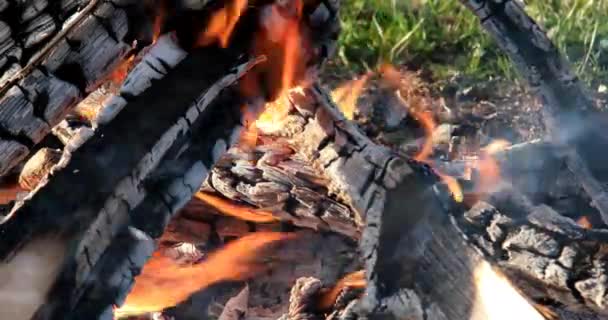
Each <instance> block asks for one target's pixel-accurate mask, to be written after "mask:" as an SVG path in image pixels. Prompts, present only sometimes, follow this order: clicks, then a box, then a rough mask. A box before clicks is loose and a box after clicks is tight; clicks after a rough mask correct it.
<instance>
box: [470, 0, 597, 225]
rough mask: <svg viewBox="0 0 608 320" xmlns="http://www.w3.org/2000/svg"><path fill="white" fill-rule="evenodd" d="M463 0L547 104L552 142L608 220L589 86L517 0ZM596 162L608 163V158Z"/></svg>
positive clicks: (547, 128) (546, 124)
mask: <svg viewBox="0 0 608 320" xmlns="http://www.w3.org/2000/svg"><path fill="white" fill-rule="evenodd" d="M461 2H462V3H463V4H464V5H466V6H467V7H468V8H469V9H471V10H472V11H473V12H474V13H475V14H476V15H477V16H478V17H479V19H480V21H481V22H482V25H483V27H484V28H485V29H486V30H487V31H488V32H489V33H490V35H491V36H492V37H493V38H494V40H495V41H496V42H497V44H498V45H499V47H500V48H501V49H502V50H503V51H504V52H505V53H506V54H507V55H508V56H509V57H510V58H511V60H512V61H513V63H514V65H515V67H516V68H517V69H518V70H519V72H520V73H521V75H522V76H523V77H524V78H525V79H526V81H527V83H528V86H529V87H530V88H531V89H532V90H533V91H534V92H535V93H536V94H537V95H538V96H539V98H540V100H541V102H542V103H543V105H544V108H543V121H544V124H545V127H546V130H547V131H548V133H549V135H550V137H551V138H552V139H551V140H552V141H553V142H554V143H556V145H557V146H559V147H560V148H561V149H563V150H562V151H561V152H562V153H563V154H564V155H565V157H566V163H567V165H568V168H569V169H570V170H571V171H572V172H573V173H574V175H576V177H577V179H578V180H579V183H580V184H581V186H582V187H583V188H584V189H585V191H586V192H587V194H588V195H589V196H590V198H591V199H592V204H593V206H594V207H595V208H596V209H597V210H598V211H599V212H600V214H601V215H602V218H603V220H604V222H605V223H608V192H607V191H606V190H605V188H604V186H603V184H602V182H601V181H599V180H598V178H597V174H598V172H597V171H598V170H600V171H602V173H603V174H605V173H604V172H603V170H602V169H603V168H604V167H603V165H601V166H600V167H599V168H595V170H594V167H593V166H591V162H590V161H591V158H595V157H598V156H600V155H598V154H594V153H593V151H589V149H591V150H596V149H597V148H598V147H605V146H606V145H608V142H607V141H606V139H605V138H604V135H603V134H602V133H600V132H601V129H596V128H595V127H596V126H598V124H597V121H596V120H594V119H595V118H596V117H597V115H594V112H593V109H594V105H593V102H592V100H591V98H590V94H589V92H588V90H587V89H586V88H585V86H584V84H582V83H581V81H580V80H579V79H578V77H577V76H576V75H575V74H574V73H573V72H572V70H571V68H570V65H569V63H568V61H566V59H565V58H564V57H563V56H562V55H561V54H560V52H559V50H558V49H557V48H556V47H555V45H554V44H553V43H552V42H551V40H550V39H549V38H548V37H547V35H546V33H545V32H544V31H543V30H542V28H541V27H540V26H539V25H538V24H536V22H535V21H534V20H533V19H531V18H530V17H529V16H528V14H527V13H526V12H525V10H524V8H523V7H522V5H521V4H520V3H519V2H518V1H515V0H506V1H468V0H462V1H461ZM590 141H591V142H590ZM589 145H591V147H590V146H589ZM585 149H587V150H585ZM598 162H601V163H604V162H605V159H603V160H601V161H598Z"/></svg>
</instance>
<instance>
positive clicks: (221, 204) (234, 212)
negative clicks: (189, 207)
mask: <svg viewBox="0 0 608 320" xmlns="http://www.w3.org/2000/svg"><path fill="white" fill-rule="evenodd" d="M195 197H196V198H197V199H199V200H201V201H204V202H205V203H207V204H209V205H211V206H213V207H214V208H216V209H217V210H218V211H220V212H221V213H223V214H225V215H229V216H232V217H235V218H239V219H242V220H246V221H251V222H257V223H269V222H275V221H278V220H277V218H275V217H274V216H273V214H272V213H271V212H265V211H261V210H256V209H254V208H250V207H247V206H243V205H237V204H235V203H233V202H231V201H229V200H226V199H223V198H220V197H216V196H214V195H211V194H208V193H205V192H200V191H199V192H197V193H196V195H195Z"/></svg>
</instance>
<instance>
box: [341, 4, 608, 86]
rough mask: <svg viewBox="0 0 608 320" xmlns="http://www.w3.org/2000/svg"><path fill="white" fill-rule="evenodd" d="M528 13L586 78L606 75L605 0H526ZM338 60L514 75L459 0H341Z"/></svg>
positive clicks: (351, 64) (346, 66)
mask: <svg viewBox="0 0 608 320" xmlns="http://www.w3.org/2000/svg"><path fill="white" fill-rule="evenodd" d="M526 3H527V10H528V12H529V13H530V14H531V15H532V16H533V17H534V18H535V19H536V20H537V21H538V22H540V23H541V25H543V26H544V27H545V29H546V30H548V33H549V35H550V37H551V39H553V41H554V42H555V43H556V44H557V45H558V47H559V48H560V49H562V51H563V52H564V53H566V55H567V57H568V58H569V59H570V61H572V62H573V63H574V64H575V68H576V71H577V72H578V73H579V75H581V77H582V78H583V79H585V80H587V81H592V80H593V81H594V82H603V81H606V80H608V0H561V1H560V0H527V1H526ZM341 15H342V28H343V29H342V35H341V38H340V47H339V51H338V56H337V58H336V61H335V64H334V65H335V66H336V67H337V68H338V70H349V71H350V70H356V71H362V70H363V69H366V68H374V67H375V66H376V65H378V64H379V63H383V62H388V63H393V64H411V65H414V66H417V67H420V68H424V69H427V70H431V71H432V72H433V74H434V75H435V76H436V77H438V78H445V77H448V76H451V75H453V74H456V73H460V74H465V75H468V76H472V77H476V78H488V77H495V76H501V77H506V78H509V79H513V78H515V77H516V76H515V72H514V70H513V69H512V66H511V63H510V61H509V60H508V59H507V58H506V57H505V56H503V55H502V54H501V53H500V50H498V48H497V47H496V46H495V45H494V43H493V42H492V40H491V39H490V38H489V37H488V36H487V35H486V34H485V32H484V31H483V30H482V29H481V26H480V25H479V22H478V20H477V19H476V18H475V17H474V16H473V14H472V13H470V12H469V11H468V10H467V9H466V8H464V7H463V6H462V5H461V4H460V3H459V2H458V1H457V0H342V8H341Z"/></svg>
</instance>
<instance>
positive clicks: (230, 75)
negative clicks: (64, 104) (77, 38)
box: [1, 42, 255, 319]
mask: <svg viewBox="0 0 608 320" xmlns="http://www.w3.org/2000/svg"><path fill="white" fill-rule="evenodd" d="M164 43H165V42H159V43H158V46H165V47H166V44H164ZM157 48H158V47H157ZM214 50H216V49H206V50H201V51H199V52H196V53H193V54H192V55H190V56H189V57H188V58H187V59H186V60H184V62H183V63H181V64H179V65H178V62H179V60H176V59H174V58H172V56H175V54H176V52H177V51H176V49H172V50H171V49H170V48H169V50H166V49H165V50H164V51H162V50H160V51H155V50H151V51H150V55H151V56H152V58H151V59H152V60H154V59H162V60H163V61H164V62H163V63H164V67H162V68H159V69H157V70H165V71H163V72H164V73H166V75H164V76H163V78H162V79H161V80H159V81H158V82H157V83H154V84H151V83H150V81H149V80H148V81H147V83H148V84H149V86H150V89H149V90H145V88H142V87H141V86H139V87H137V86H133V85H132V82H130V81H129V80H127V81H126V82H125V85H124V86H123V89H124V91H123V92H129V91H127V90H128V89H130V88H135V89H134V90H139V91H140V92H141V94H138V93H139V92H134V93H133V94H132V95H131V96H132V97H133V96H137V99H135V100H133V101H132V102H131V103H128V107H127V108H125V109H124V110H123V111H122V112H121V113H120V115H118V116H117V117H116V118H115V119H114V121H111V122H110V123H107V124H100V126H99V128H98V129H97V130H96V133H95V136H93V137H92V138H90V139H89V140H88V141H86V143H84V145H83V146H82V147H80V148H78V149H77V150H73V148H68V149H72V150H68V151H73V153H71V154H69V153H66V154H64V159H62V160H63V161H62V162H64V163H65V162H67V163H66V164H60V167H59V168H55V169H54V172H52V175H51V177H50V179H48V182H47V181H45V182H44V183H42V184H41V185H39V186H38V187H37V190H36V191H35V192H34V193H33V194H32V195H31V196H30V197H29V199H27V200H26V201H24V202H23V203H21V204H20V205H19V206H17V207H16V208H15V209H14V210H13V212H11V214H9V216H7V217H6V218H5V219H4V220H5V221H4V224H2V225H1V228H2V231H3V236H4V237H5V239H6V241H3V243H2V250H1V251H2V257H3V258H4V259H7V258H8V259H9V260H10V259H11V257H10V253H11V252H13V251H14V250H16V249H17V248H18V247H19V245H18V244H19V243H26V242H28V241H30V240H31V238H32V237H33V238H34V239H36V238H38V237H40V236H41V235H43V234H49V233H61V234H68V235H69V236H67V237H68V239H72V240H71V241H77V242H78V243H79V245H78V246H77V247H76V250H75V251H73V252H70V253H68V254H67V255H66V259H67V261H69V262H68V263H67V264H66V265H65V266H64V268H62V272H61V273H60V276H59V277H58V279H59V282H58V283H55V284H54V289H52V290H51V292H52V293H53V294H52V295H51V296H52V297H53V298H52V299H51V300H50V301H48V303H47V304H46V305H45V307H44V308H42V309H40V310H39V311H38V313H37V317H41V318H45V319H46V318H49V317H50V318H52V317H61V318H63V315H64V314H65V313H66V312H67V310H70V309H71V308H73V307H74V306H76V305H77V302H78V301H79V298H80V294H81V293H82V292H81V291H80V290H82V288H84V286H86V285H87V284H88V283H90V281H91V279H92V278H91V277H94V272H93V271H94V269H95V266H96V265H97V261H98V259H100V258H101V256H102V254H103V253H104V251H106V248H107V247H108V246H109V245H110V243H111V242H112V238H114V237H115V236H120V233H119V231H120V230H122V229H123V228H124V226H125V223H124V222H123V221H125V219H128V215H129V213H130V212H131V211H132V210H136V209H137V207H138V204H140V203H141V202H142V200H144V199H145V198H146V194H148V193H150V191H148V190H147V189H146V188H145V187H144V188H140V187H138V186H139V185H141V184H142V183H143V182H144V179H148V178H149V177H150V176H149V175H150V174H151V173H152V172H153V171H154V169H155V167H157V166H158V164H159V162H160V161H161V159H163V158H165V155H168V153H167V152H169V151H170V149H172V148H175V149H176V150H179V149H180V148H181V146H183V144H184V139H183V138H182V137H183V136H184V135H185V134H187V133H188V132H189V131H190V130H192V128H195V127H196V126H197V125H198V124H200V123H201V122H203V121H210V119H207V118H206V117H205V116H204V113H201V112H202V111H204V110H205V109H206V108H207V107H208V105H209V103H211V102H212V101H213V99H214V98H215V97H216V96H217V94H218V93H219V92H220V91H221V90H222V89H224V88H226V87H227V86H229V85H231V84H232V83H233V82H234V81H235V80H236V79H238V78H239V77H240V76H242V75H243V74H244V72H245V71H246V70H248V69H249V68H250V67H251V66H252V65H253V64H251V63H245V64H242V65H241V66H240V67H238V68H236V69H234V70H233V71H230V69H231V66H230V64H231V63H232V62H231V61H230V58H229V57H225V58H223V59H218V56H217V52H215V51H214ZM157 54H158V55H161V56H160V57H159V56H157ZM163 55H164V56H163ZM167 55H168V56H167ZM209 59H214V61H216V62H217V63H216V64H215V66H214V68H207V67H205V65H206V64H207V61H209ZM157 61H158V60H157ZM171 61H173V62H171ZM171 63H173V64H171ZM254 64H255V62H254ZM171 68H173V69H174V70H171V72H169V70H170V69H171ZM190 70H200V72H199V71H197V73H193V72H191V71H190ZM135 74H136V75H137V77H138V78H137V80H138V81H139V82H140V83H141V81H142V77H144V76H143V75H142V73H135ZM150 75H151V76H152V77H158V76H157V75H155V74H154V73H151V74H150ZM144 83H146V82H144ZM171 83H173V85H167V84H171ZM183 83H188V84H190V85H187V86H184V85H180V84H183ZM156 86H161V87H162V88H163V89H164V90H162V91H158V90H154V88H155V87H156ZM143 90H145V91H143ZM167 90H169V92H168V91H167ZM142 91H143V92H142ZM201 92H203V94H202V95H200V96H199V94H200V93H201ZM163 97H165V98H166V97H170V99H171V105H173V106H174V107H173V108H167V107H166V105H168V104H169V103H168V102H166V101H165V100H164V99H165V98H163ZM197 97H198V98H197ZM192 101H195V104H194V105H192ZM154 106H157V107H154ZM151 109H154V110H155V111H154V112H151ZM159 112H160V114H163V115H164V116H163V117H159ZM209 114H210V113H207V115H209ZM145 115H149V116H150V118H149V119H148V117H146V116H145ZM186 118H187V119H189V120H186ZM126 127H128V130H124V128H126ZM229 127H232V125H231V126H229ZM128 141H130V142H129V143H126V142H128ZM211 143H215V141H214V142H211ZM68 147H69V146H68ZM125 148H126V149H125ZM102 159H103V161H100V160H102ZM205 159H207V161H209V162H208V163H203V162H198V163H194V164H192V165H190V166H187V168H190V169H189V172H187V173H188V174H186V175H185V176H184V178H183V179H186V182H187V184H185V185H184V184H183V183H182V182H181V181H180V184H181V186H190V188H191V190H195V189H196V186H198V185H199V184H200V183H201V182H202V179H203V178H204V176H205V174H206V171H207V169H206V167H210V165H211V164H212V162H211V161H213V158H212V157H211V155H209V156H208V157H206V158H205ZM108 167H110V168H113V170H112V171H111V172H104V171H105V169H106V168H108ZM125 177H126V178H125ZM197 180H198V182H197ZM82 181H95V182H96V183H94V184H89V185H82V184H81V183H80V182H82ZM121 181H122V182H121ZM75 185H80V186H81V187H80V188H79V189H78V190H75V189H73V188H72V187H70V186H75ZM174 185H177V184H175V183H174ZM68 190H71V191H69V192H70V194H69V196H68V195H65V196H61V194H64V193H65V192H68ZM173 190H174V189H171V190H169V195H170V196H172V197H173V198H169V199H168V201H169V202H166V203H167V205H169V207H165V210H172V211H175V210H176V209H177V208H179V207H180V206H183V204H185V203H186V201H187V200H188V199H189V198H190V196H191V193H189V194H185V195H181V198H180V194H173V193H172V191H173ZM151 194H152V195H153V196H154V197H157V198H158V197H161V199H162V197H163V194H158V195H156V194H154V193H153V192H151ZM108 223H109V224H108ZM80 225H88V226H90V229H89V230H82V229H80V227H78V226H80ZM137 232H141V231H137ZM137 232H136V233H137ZM68 243H69V242H65V245H67V244H68ZM18 255H19V252H17V256H18ZM137 255H138V256H140V255H141V253H140V252H137ZM144 256H145V255H144ZM140 259H141V258H140ZM9 265H10V262H9ZM69 287H72V288H74V289H75V290H66V289H67V288H69Z"/></svg>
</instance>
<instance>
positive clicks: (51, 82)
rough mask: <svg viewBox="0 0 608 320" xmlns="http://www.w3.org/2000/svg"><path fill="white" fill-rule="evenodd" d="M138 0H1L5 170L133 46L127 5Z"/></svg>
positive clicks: (1, 164)
mask: <svg viewBox="0 0 608 320" xmlns="http://www.w3.org/2000/svg"><path fill="white" fill-rule="evenodd" d="M132 2H133V1H123V0H91V1H86V0H61V1H47V0H33V1H24V0H17V1H8V2H0V13H1V14H2V16H3V17H7V20H6V21H0V72H1V73H2V76H1V77H0V150H1V151H2V152H0V154H1V155H0V176H3V175H5V174H7V173H8V172H9V171H10V170H11V168H13V167H15V166H16V165H17V164H19V162H20V161H22V160H23V159H24V158H25V157H26V156H27V155H28V153H29V152H30V150H31V149H32V148H33V147H34V146H35V145H36V144H38V143H39V142H40V141H41V140H42V139H43V138H44V137H45V136H46V135H47V134H48V133H49V132H50V131H51V129H52V128H53V127H54V126H55V125H56V124H57V123H59V121H61V120H62V119H63V118H64V117H65V116H66V114H67V113H68V112H69V111H70V110H71V109H72V108H73V107H74V106H75V105H76V104H77V103H78V102H79V101H80V100H82V99H83V98H84V97H85V96H86V95H87V94H89V93H90V92H92V91H93V90H94V89H95V88H96V87H97V86H98V85H99V84H100V83H101V81H103V80H104V79H105V78H106V77H107V76H108V75H109V74H110V72H111V71H112V70H113V69H114V67H115V66H117V65H118V64H119V63H120V61H122V60H123V58H124V57H125V55H126V54H127V53H128V52H129V51H130V50H131V45H130V44H129V41H130V40H129V37H128V34H129V31H130V29H131V28H132V26H130V25H129V19H128V14H127V9H126V8H127V7H126V6H127V5H129V4H130V3H132ZM3 3H4V5H3ZM9 18H10V19H9Z"/></svg>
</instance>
